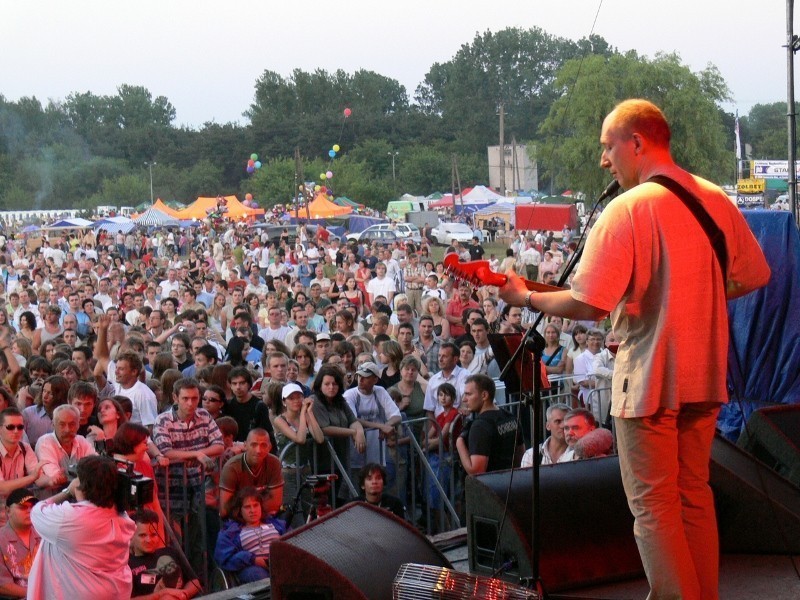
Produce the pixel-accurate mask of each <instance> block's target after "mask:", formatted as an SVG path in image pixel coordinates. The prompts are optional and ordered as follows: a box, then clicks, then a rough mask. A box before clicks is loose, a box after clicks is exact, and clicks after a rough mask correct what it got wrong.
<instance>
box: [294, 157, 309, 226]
mask: <svg viewBox="0 0 800 600" xmlns="http://www.w3.org/2000/svg"><path fill="white" fill-rule="evenodd" d="M301 185H302V186H303V189H302V190H301V189H300V186H301ZM301 194H302V195H303V197H304V198H305V195H306V186H305V182H304V181H303V170H302V165H301V163H300V148H299V147H295V149H294V194H293V197H294V216H295V217H299V216H300V215H299V214H298V212H297V211H299V210H300V208H299V207H298V206H297V199H298V197H299V196H300V195H301Z"/></svg>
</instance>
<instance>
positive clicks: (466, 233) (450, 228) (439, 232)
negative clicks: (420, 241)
mask: <svg viewBox="0 0 800 600" xmlns="http://www.w3.org/2000/svg"><path fill="white" fill-rule="evenodd" d="M431 239H432V240H433V242H434V243H435V244H441V245H442V246H447V245H449V244H452V243H453V242H454V241H456V242H469V241H470V240H472V229H470V227H469V226H468V225H464V224H463V223H439V225H438V226H436V227H434V228H433V229H431Z"/></svg>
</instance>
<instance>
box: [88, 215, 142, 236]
mask: <svg viewBox="0 0 800 600" xmlns="http://www.w3.org/2000/svg"><path fill="white" fill-rule="evenodd" d="M135 227H136V223H134V222H133V221H132V220H130V219H129V218H128V217H106V218H105V219H101V220H99V221H95V223H94V228H95V229H97V230H98V231H99V230H100V229H103V230H105V231H107V232H108V233H117V232H118V231H121V232H122V233H128V232H129V231H133V230H134V228H135Z"/></svg>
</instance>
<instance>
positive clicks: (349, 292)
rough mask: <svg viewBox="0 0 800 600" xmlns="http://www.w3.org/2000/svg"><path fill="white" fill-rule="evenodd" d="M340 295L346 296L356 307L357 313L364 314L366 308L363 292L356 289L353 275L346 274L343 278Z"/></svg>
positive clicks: (356, 283)
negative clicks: (345, 277)
mask: <svg viewBox="0 0 800 600" xmlns="http://www.w3.org/2000/svg"><path fill="white" fill-rule="evenodd" d="M341 295H342V296H344V297H345V298H347V300H348V302H350V304H352V305H353V306H355V307H356V310H357V311H358V314H359V315H362V316H363V315H364V311H365V309H366V307H365V303H364V293H363V292H362V291H361V290H360V289H358V282H357V281H356V278H355V277H354V276H353V275H348V276H347V279H345V282H344V287H343V288H342V292H341Z"/></svg>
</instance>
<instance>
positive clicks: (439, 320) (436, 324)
mask: <svg viewBox="0 0 800 600" xmlns="http://www.w3.org/2000/svg"><path fill="white" fill-rule="evenodd" d="M422 312H423V314H426V315H430V317H431V318H432V319H433V333H434V335H435V336H436V337H438V338H439V339H441V340H449V339H450V322H449V321H448V320H447V318H446V317H445V315H444V308H443V306H442V301H441V300H440V299H439V298H437V297H436V296H427V297H426V298H424V299H423V301H422Z"/></svg>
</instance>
